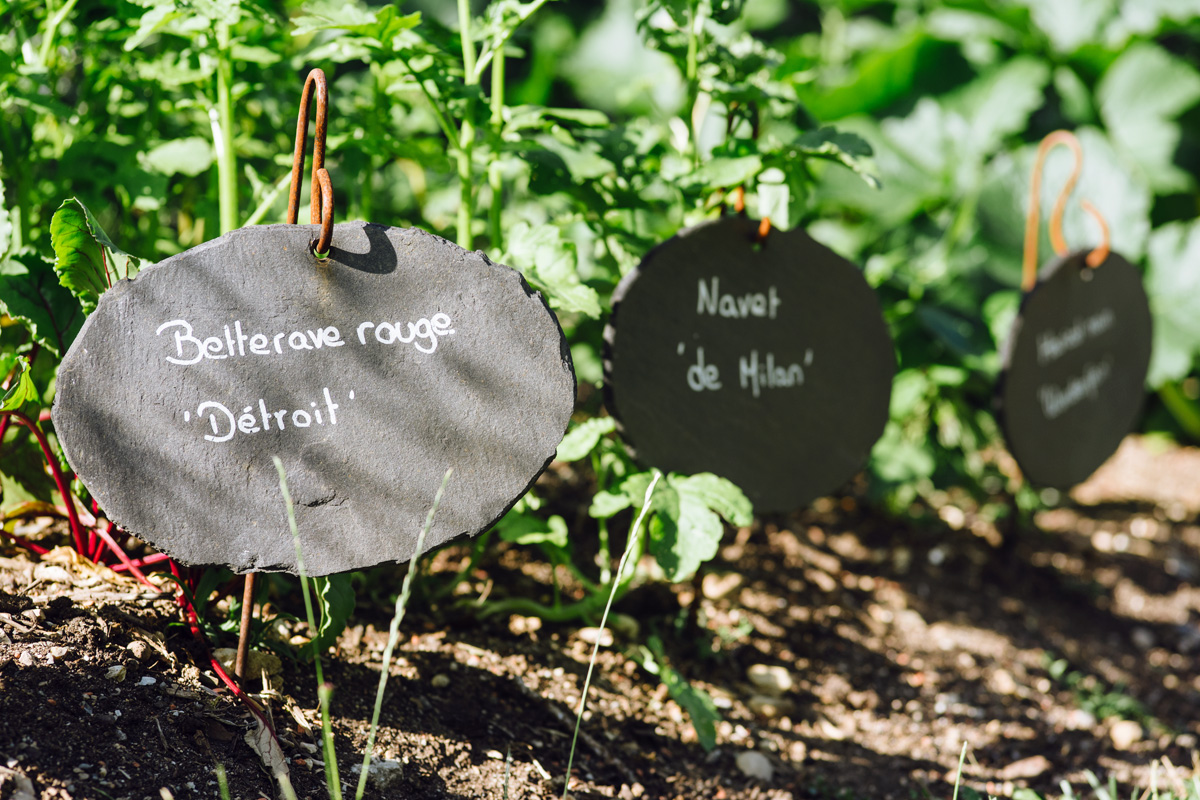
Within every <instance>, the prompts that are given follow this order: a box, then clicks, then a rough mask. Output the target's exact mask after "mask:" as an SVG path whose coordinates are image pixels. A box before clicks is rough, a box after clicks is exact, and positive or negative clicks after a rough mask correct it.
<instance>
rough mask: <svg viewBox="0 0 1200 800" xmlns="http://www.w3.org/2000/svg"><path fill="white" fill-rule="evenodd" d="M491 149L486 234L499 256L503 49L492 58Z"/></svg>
mask: <svg viewBox="0 0 1200 800" xmlns="http://www.w3.org/2000/svg"><path fill="white" fill-rule="evenodd" d="M492 58H493V60H492V97H491V103H492V119H491V122H492V140H493V142H494V143H495V145H494V146H493V147H492V150H491V156H490V158H489V163H488V185H489V186H491V188H492V204H491V205H490V206H488V232H489V235H490V238H491V244H492V249H493V250H495V251H496V253H497V254H499V253H500V252H501V251H502V250H503V249H504V240H503V235H504V234H503V231H502V230H501V226H500V211H501V205H502V202H503V200H504V177H503V176H502V175H501V174H500V152H499V149H498V148H499V144H500V136H501V134H502V133H503V132H504V49H503V45H501V46H500V49H498V50H497V51H496V54H495V55H494V56H493V57H492Z"/></svg>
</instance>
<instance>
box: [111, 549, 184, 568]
mask: <svg viewBox="0 0 1200 800" xmlns="http://www.w3.org/2000/svg"><path fill="white" fill-rule="evenodd" d="M168 558H170V556H169V555H167V554H166V553H151V554H150V555H148V556H146V557H145V558H135V559H133V562H132V563H133V565H134V566H135V567H148V566H150V565H151V564H161V563H162V562H164V561H166V560H167V559H168ZM109 569H111V570H112V571H113V572H122V571H124V570H126V569H128V567H126V566H125V565H124V564H113V565H112V566H111V567H109Z"/></svg>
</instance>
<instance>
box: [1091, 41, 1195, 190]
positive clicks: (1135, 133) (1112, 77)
mask: <svg viewBox="0 0 1200 800" xmlns="http://www.w3.org/2000/svg"><path fill="white" fill-rule="evenodd" d="M1096 99H1097V100H1098V102H1099V105H1100V115H1101V117H1103V119H1104V124H1105V126H1106V127H1107V128H1108V130H1109V133H1110V134H1111V135H1112V139H1113V143H1114V144H1115V145H1116V147H1117V149H1118V150H1119V151H1120V152H1121V154H1122V155H1123V156H1125V157H1126V158H1127V159H1129V160H1130V161H1132V162H1133V163H1134V164H1136V165H1137V167H1138V168H1139V169H1141V171H1142V172H1143V173H1145V175H1146V177H1147V179H1148V180H1149V181H1150V185H1151V187H1152V188H1153V189H1154V190H1155V191H1156V192H1158V193H1160V194H1168V193H1171V192H1179V191H1186V190H1188V189H1190V188H1191V187H1192V186H1193V185H1194V184H1195V179H1194V177H1193V176H1192V175H1190V174H1188V173H1187V172H1185V171H1184V170H1182V169H1180V168H1179V167H1177V166H1176V165H1175V164H1174V159H1175V152H1176V150H1177V148H1178V147H1179V138H1180V129H1179V124H1178V123H1177V122H1175V121H1174V120H1175V119H1176V117H1178V116H1179V115H1180V114H1181V113H1182V112H1184V111H1186V110H1188V109H1189V108H1191V107H1192V106H1194V105H1196V102H1197V101H1200V71H1197V70H1196V68H1195V67H1193V66H1192V65H1191V64H1189V63H1187V62H1186V61H1184V60H1182V59H1179V58H1176V57H1175V56H1173V55H1171V54H1170V53H1168V52H1167V51H1166V50H1164V49H1163V48H1161V47H1159V46H1158V45H1156V44H1149V43H1145V44H1137V45H1134V46H1132V47H1130V48H1129V49H1128V50H1126V51H1125V52H1124V53H1123V54H1122V55H1121V57H1120V58H1118V59H1117V60H1116V61H1114V62H1113V64H1112V66H1110V67H1109V68H1108V70H1107V71H1106V72H1105V73H1104V77H1103V78H1102V79H1101V81H1100V85H1099V86H1098V87H1097V89H1096Z"/></svg>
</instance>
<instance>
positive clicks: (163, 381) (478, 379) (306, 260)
mask: <svg viewBox="0 0 1200 800" xmlns="http://www.w3.org/2000/svg"><path fill="white" fill-rule="evenodd" d="M314 231H315V226H308V225H270V226H262V227H255V228H243V229H240V230H237V231H233V232H232V233H229V234H227V235H225V236H223V237H221V238H220V239H217V240H215V241H212V242H209V243H207V244H204V245H201V246H200V247H196V248H194V249H192V250H188V251H187V252H185V253H181V254H180V255H177V256H174V257H172V258H169V259H167V260H165V261H163V262H161V263H159V264H156V265H154V266H152V267H149V268H147V269H145V270H143V271H142V272H141V274H140V275H138V276H137V277H136V278H135V279H133V280H127V281H121V282H120V283H119V284H118V285H117V286H114V287H113V288H112V289H111V290H110V291H108V292H107V293H105V295H104V296H103V297H102V298H101V300H100V304H99V307H98V308H97V309H96V311H95V313H93V314H92V316H91V317H90V318H89V319H88V321H87V323H86V324H85V325H84V328H83V330H82V331H81V333H80V335H79V336H78V338H77V339H76V340H75V343H74V345H73V346H72V348H71V350H70V351H69V353H68V354H67V356H66V357H65V359H64V360H63V363H62V367H61V369H60V370H59V377H58V388H57V397H56V399H55V404H54V412H53V419H54V425H55V429H56V431H57V432H58V435H59V438H60V441H61V442H62V444H63V447H64V449H65V451H66V454H67V458H68V460H69V461H70V463H71V466H72V467H73V468H74V469H75V470H76V472H77V473H78V475H79V477H80V478H81V479H82V480H83V482H84V484H85V485H86V486H87V487H88V489H89V491H91V492H92V494H93V495H94V496H95V497H96V498H97V499H98V500H99V502H100V505H101V507H102V508H104V509H105V511H106V512H107V513H108V514H109V515H110V516H111V518H112V519H114V520H116V521H117V522H118V523H119V524H120V525H121V526H122V527H123V528H125V529H126V530H128V531H130V532H131V533H134V534H136V535H138V536H139V537H141V538H143V539H145V540H146V541H148V542H150V543H152V544H153V545H154V546H155V547H157V548H159V549H161V550H163V551H165V552H166V553H168V554H170V555H171V556H172V557H174V558H176V559H177V560H179V561H182V562H184V563H188V564H226V565H228V566H230V567H231V568H233V569H234V570H236V571H239V572H244V571H248V570H264V571H280V570H282V571H289V572H296V559H295V551H294V547H293V542H292V538H291V534H290V533H289V530H288V524H287V516H286V511H285V506H284V502H283V499H282V496H281V494H280V491H279V483H278V476H277V473H276V471H275V467H274V464H273V462H272V456H276V455H277V456H279V457H280V458H281V459H282V460H283V463H284V465H285V467H286V469H287V474H288V480H289V485H290V488H291V491H292V495H293V497H294V499H295V502H296V513H297V523H298V525H299V529H300V537H301V543H302V547H303V553H304V562H305V567H306V571H307V572H308V573H309V574H311V575H325V574H330V573H334V572H341V571H344V570H349V569H357V568H363V567H367V566H371V565H374V564H378V563H382V562H385V561H405V560H407V559H409V558H411V557H412V555H413V552H414V550H415V546H416V537H417V534H418V533H419V531H420V529H421V525H422V523H423V522H424V518H425V514H426V513H427V511H428V509H429V506H430V504H431V503H432V501H433V498H434V494H435V493H436V491H437V488H438V486H439V485H440V483H441V480H442V476H443V474H444V473H445V471H446V469H447V468H448V467H453V468H454V476H453V477H452V479H451V481H450V484H449V486H448V487H447V490H446V494H445V497H444V500H443V502H442V506H441V509H440V511H439V513H438V516H437V520H436V522H435V525H434V527H433V529H432V531H431V532H430V535H429V537H428V538H427V540H426V548H427V549H428V548H430V547H433V546H435V545H437V544H440V543H442V542H445V541H447V540H449V539H452V538H454V537H456V536H461V535H464V534H467V535H473V534H476V533H479V532H480V531H482V530H485V529H487V528H488V527H489V526H490V525H491V523H492V522H493V521H495V520H496V519H498V518H499V517H500V516H501V515H502V514H503V513H504V512H505V511H507V510H508V508H509V507H510V506H511V505H512V503H513V502H515V500H516V498H517V497H519V496H520V495H521V494H522V493H523V492H524V491H525V489H527V488H528V487H529V486H530V484H532V482H533V481H534V479H535V478H536V477H537V476H538V475H539V474H540V473H541V472H542V470H544V469H545V467H546V466H547V464H548V463H549V462H550V460H551V459H552V458H553V457H554V453H555V448H556V447H557V446H558V443H559V441H560V440H561V438H562V435H563V433H564V431H565V430H566V427H567V421H568V419H569V417H570V414H571V411H572V409H573V406H574V400H575V377H574V372H573V370H572V366H571V360H570V355H569V351H568V348H567V344H566V340H565V338H564V337H563V334H562V330H561V328H560V327H559V325H558V321H557V320H556V319H555V317H554V315H553V314H552V313H551V312H550V310H549V308H548V307H547V306H546V304H545V302H544V300H543V299H542V297H541V295H539V294H537V293H536V292H534V291H532V290H531V289H530V288H529V286H528V285H527V284H526V283H525V281H524V280H523V279H522V278H521V276H520V275H519V274H518V273H517V272H515V271H514V270H511V269H509V268H508V267H505V266H503V265H498V264H493V263H492V262H490V261H489V260H488V259H487V258H486V257H485V256H484V255H483V254H482V253H468V252H466V251H465V250H463V249H461V248H459V247H458V246H456V245H454V244H452V243H450V242H447V241H445V240H444V239H441V238H439V237H437V236H433V235H431V234H428V233H425V232H423V231H419V230H412V229H400V228H391V227H386V226H382V225H374V224H368V223H362V222H352V223H344V224H339V225H337V226H335V228H334V235H333V248H332V254H331V257H330V259H329V260H328V261H327V262H324V263H321V262H318V261H317V260H316V259H315V258H314V257H313V256H312V255H311V254H310V253H309V251H308V244H309V242H310V240H311V239H313V238H314ZM438 314H441V315H444V316H442V317H438V316H436V315H438ZM179 320H183V321H185V322H186V323H187V326H185V325H183V324H181V323H179V322H178V321H179ZM420 320H425V322H424V323H422V322H420ZM363 322H373V323H375V325H376V327H374V328H372V327H366V328H363V329H362V336H363V339H364V340H365V344H364V343H363V341H362V340H360V338H359V333H358V331H359V325H360V324H361V323H363ZM385 322H390V323H392V324H393V325H395V326H396V327H397V328H398V329H399V332H400V334H401V335H402V336H403V337H404V338H412V341H411V342H408V343H404V342H402V341H390V342H389V340H392V339H393V331H392V329H389V328H386V327H384V328H382V331H383V332H382V334H381V336H376V331H377V330H379V328H380V327H381V324H382V323H385ZM171 323H174V324H171ZM237 323H240V329H241V333H242V334H243V337H245V338H242V339H238V337H237V332H238V325H237ZM408 323H412V324H413V327H410V326H409V325H408ZM188 326H190V328H189V327H188ZM225 326H229V329H230V330H229V334H228V335H227V334H226V332H225ZM330 328H336V329H337V335H336V336H335V335H334V333H333V332H332V331H329V330H328V329H330ZM322 329H326V333H325V334H324V335H322V333H321V330H322ZM189 330H190V335H191V336H193V337H194V338H195V340H196V341H193V340H191V339H189V338H188V334H189ZM295 331H299V332H300V334H299V336H298V337H297V338H295V339H293V337H292V336H291V334H292V333H293V332H295ZM438 331H441V334H442V335H437V332H438ZM450 331H453V332H452V333H451V332H450ZM414 332H415V334H416V336H415V337H413V336H412V334H413V333H414ZM280 333H283V334H286V335H285V336H283V337H281V338H279V339H276V335H277V334H280ZM254 334H262V335H263V336H264V337H265V338H263V339H257V340H256V339H254V338H253V336H254ZM381 338H382V339H383V342H381V341H380V339H381ZM230 339H232V341H233V351H234V352H235V353H236V355H230V354H229V350H230V348H229V340H230ZM300 339H303V340H304V341H305V342H306V343H308V344H309V345H310V349H294V348H293V347H292V346H291V345H290V344H289V342H292V343H295V344H296V345H297V347H298V345H299V341H300ZM338 340H340V341H341V342H343V344H341V345H337V344H334V342H336V341H338ZM197 341H199V342H206V343H207V344H206V346H207V347H208V348H209V349H210V350H211V355H214V356H218V355H225V356H226V357H225V358H207V357H200V359H199V361H198V362H197V363H193V364H178V363H171V362H169V361H168V360H167V358H168V357H171V358H174V359H176V360H177V361H191V360H193V359H195V358H196V357H197V354H198V353H200V346H199V345H198V344H197ZM317 341H319V342H320V343H321V347H319V348H317V347H316V346H315V343H316V342H317ZM264 342H265V344H264ZM385 342H386V343H385ZM418 345H419V346H420V347H418ZM276 348H278V350H279V351H281V352H277V349H276ZM253 349H258V350H266V351H267V352H268V353H269V354H267V355H261V354H255V353H254V352H252V351H253ZM326 390H328V394H329V397H328V399H327V398H326V396H325V395H326ZM351 392H353V399H351ZM330 401H332V403H334V404H336V406H337V407H336V408H333V409H332V414H331V409H330ZM205 403H209V404H212V405H208V406H204V405H203V404H205ZM216 404H219V405H216ZM247 407H249V412H248V413H247V414H246V415H245V418H244V419H242V417H243V410H244V409H246V408H247ZM264 407H265V410H266V419H265V420H264V414H263V409H264ZM222 408H225V409H228V411H229V413H230V414H231V415H232V416H233V417H236V418H238V420H239V421H240V422H241V424H242V429H240V430H239V429H235V428H234V427H233V425H232V424H231V418H230V416H229V415H227V414H226V413H225V412H224V411H222V410H221V409H222ZM280 411H282V412H285V413H283V414H277V412H280ZM296 412H304V413H300V414H297V413H296ZM318 413H319V414H320V421H319V422H318V418H317V415H318ZM305 414H307V416H308V422H309V424H308V426H307V427H301V426H302V425H303V423H304V422H305ZM334 418H336V422H335V421H334ZM264 422H265V424H264ZM214 423H215V428H214ZM280 423H282V427H283V429H282V430H280ZM255 429H257V430H255ZM231 431H233V433H232V435H231V436H230V435H229V434H230V432H231ZM205 436H209V437H211V438H213V439H224V441H209V440H206V438H205Z"/></svg>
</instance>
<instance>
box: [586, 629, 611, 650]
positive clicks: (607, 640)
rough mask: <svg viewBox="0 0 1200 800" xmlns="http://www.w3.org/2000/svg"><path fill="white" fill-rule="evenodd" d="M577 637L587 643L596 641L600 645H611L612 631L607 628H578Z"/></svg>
mask: <svg viewBox="0 0 1200 800" xmlns="http://www.w3.org/2000/svg"><path fill="white" fill-rule="evenodd" d="M579 638H580V639H583V640H584V641H585V642H587V643H588V644H595V643H596V642H597V641H598V642H600V646H601V647H611V646H612V643H613V635H612V631H610V630H608V629H607V628H580V629H579Z"/></svg>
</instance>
